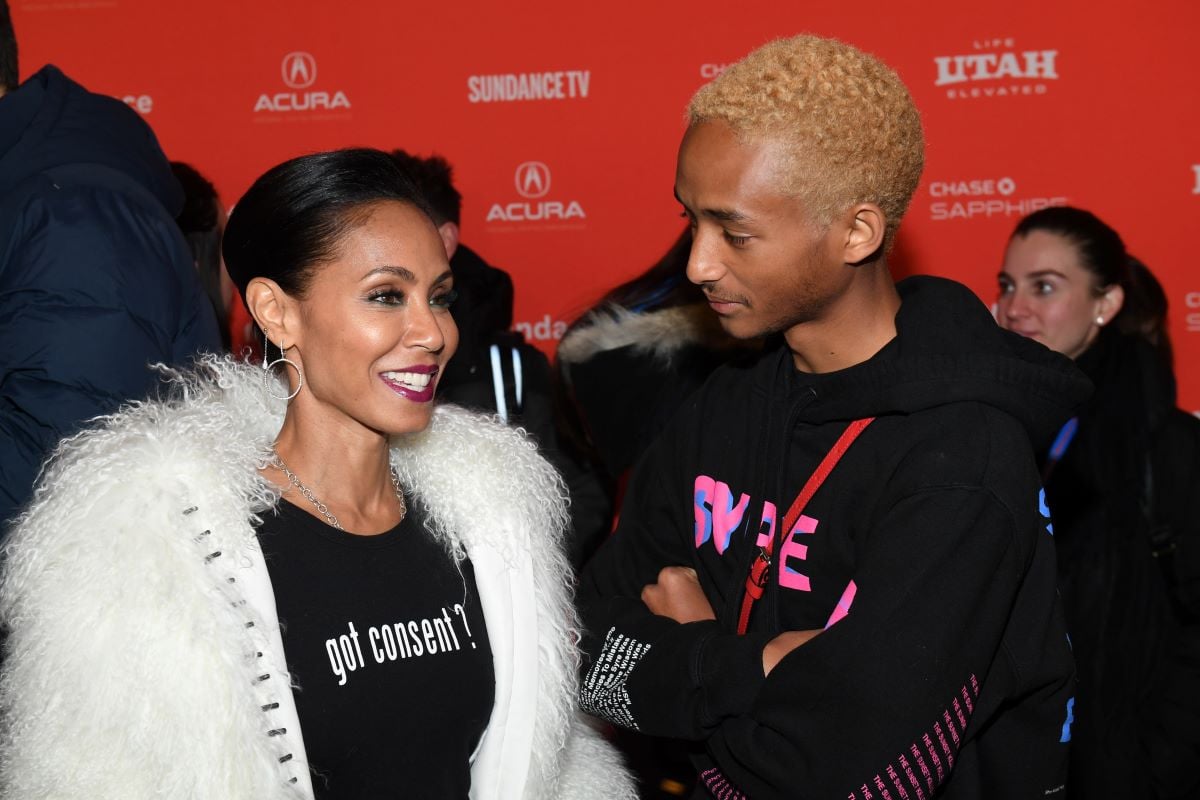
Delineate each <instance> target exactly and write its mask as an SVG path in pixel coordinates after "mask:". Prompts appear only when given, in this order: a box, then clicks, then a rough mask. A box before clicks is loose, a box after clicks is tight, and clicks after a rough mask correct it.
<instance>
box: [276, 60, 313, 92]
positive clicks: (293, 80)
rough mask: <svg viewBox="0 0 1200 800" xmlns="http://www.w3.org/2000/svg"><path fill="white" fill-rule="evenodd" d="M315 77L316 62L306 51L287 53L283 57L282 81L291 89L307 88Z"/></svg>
mask: <svg viewBox="0 0 1200 800" xmlns="http://www.w3.org/2000/svg"><path fill="white" fill-rule="evenodd" d="M316 79H317V62H316V60H315V59H314V58H313V57H312V56H311V55H309V54H308V53H300V52H297V53H288V54H287V55H286V56H284V57H283V82H284V83H286V84H287V85H288V86H290V87H291V88H293V89H307V88H308V87H309V86H312V85H313V82H314V81H316Z"/></svg>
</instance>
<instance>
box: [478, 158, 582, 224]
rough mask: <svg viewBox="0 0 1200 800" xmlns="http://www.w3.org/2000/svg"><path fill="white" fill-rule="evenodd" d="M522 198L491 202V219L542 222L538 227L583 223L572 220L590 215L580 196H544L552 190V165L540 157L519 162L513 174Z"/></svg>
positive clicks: (489, 214)
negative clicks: (576, 197) (578, 198)
mask: <svg viewBox="0 0 1200 800" xmlns="http://www.w3.org/2000/svg"><path fill="white" fill-rule="evenodd" d="M513 180H514V182H515V186H516V189H517V194H518V195H520V197H521V198H523V199H521V200H514V201H512V202H509V203H492V207H491V208H490V209H488V213H487V222H489V223H502V224H503V223H539V227H555V228H576V227H582V226H581V225H580V224H579V223H574V224H567V223H571V222H572V221H573V220H584V219H587V214H585V213H584V211H583V206H582V205H580V203H579V201H578V200H558V199H544V198H546V197H547V195H549V194H550V186H551V183H550V181H551V176H550V168H549V167H547V166H546V165H545V164H544V163H542V162H541V161H526V162H524V163H523V164H520V165H519V166H518V167H517V169H516V172H515V173H514V175H513Z"/></svg>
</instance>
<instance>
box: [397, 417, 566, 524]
mask: <svg viewBox="0 0 1200 800" xmlns="http://www.w3.org/2000/svg"><path fill="white" fill-rule="evenodd" d="M392 462H393V464H394V465H395V467H396V470H397V472H398V473H399V476H400V480H401V482H402V483H404V484H405V486H406V487H409V488H411V490H412V491H413V492H414V493H416V494H417V495H418V497H420V499H421V501H422V503H423V505H424V506H425V508H426V509H427V510H428V511H429V512H430V516H431V518H432V522H433V524H434V527H435V528H437V529H441V530H443V531H445V532H447V535H448V536H450V537H451V538H452V539H453V540H459V541H461V540H474V541H482V540H483V539H488V538H494V537H501V538H504V537H507V538H504V540H505V546H506V547H507V546H510V545H512V544H516V543H517V542H518V541H524V542H528V541H530V540H533V539H545V538H551V539H558V538H561V536H562V531H563V530H564V527H565V524H566V489H565V485H564V484H563V481H562V478H561V477H560V476H559V474H558V472H557V471H555V469H554V467H552V466H551V465H550V463H549V462H548V461H547V460H546V459H545V458H543V457H542V456H541V455H540V454H539V453H538V450H537V446H536V445H535V444H534V442H533V440H532V439H531V438H530V437H529V435H528V434H526V433H525V431H523V430H521V429H520V428H512V427H510V426H507V425H504V424H503V423H501V422H499V421H498V420H496V419H494V418H492V417H489V416H487V415H485V414H480V413H477V412H474V411H468V410H467V409H464V408H459V407H458V406H453V405H441V406H439V407H438V408H437V409H436V410H435V412H434V415H433V420H432V422H431V423H430V425H429V427H428V428H426V429H425V430H423V431H420V432H418V433H412V434H406V435H404V436H398V437H396V438H395V439H394V440H393V450H392ZM501 529H503V530H501ZM514 533H520V534H521V536H520V537H519V539H515V540H514V539H513V538H512V537H513V534H514Z"/></svg>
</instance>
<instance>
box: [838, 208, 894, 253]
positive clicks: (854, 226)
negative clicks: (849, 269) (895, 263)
mask: <svg viewBox="0 0 1200 800" xmlns="http://www.w3.org/2000/svg"><path fill="white" fill-rule="evenodd" d="M844 219H845V221H846V239H845V244H844V246H843V249H844V255H845V259H844V260H845V262H846V263H847V264H861V263H863V262H864V261H866V260H867V259H869V258H871V257H872V256H873V255H875V254H876V253H878V252H879V251H880V249H881V248H882V247H883V239H884V237H885V236H886V235H887V218H886V217H885V216H884V214H883V209H881V208H880V207H879V206H877V205H875V204H874V203H858V204H856V205H853V206H851V207H850V208H848V209H847V210H846V216H845V217H844Z"/></svg>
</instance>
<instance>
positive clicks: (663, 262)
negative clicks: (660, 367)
mask: <svg viewBox="0 0 1200 800" xmlns="http://www.w3.org/2000/svg"><path fill="white" fill-rule="evenodd" d="M691 252H692V229H691V228H684V229H683V233H681V234H679V238H678V239H676V240H675V243H674V244H672V245H671V247H670V249H668V250H667V252H665V253H663V256H662V258H660V259H659V260H658V261H656V262H654V264H652V265H651V266H650V268H649V269H647V270H646V271H645V272H643V273H642V274H641V275H638V276H637V277H636V278H633V279H632V280H629V281H626V282H625V283H622V284H621V285H620V286H617V287H615V288H613V289H611V290H609V292H608V294H606V295H604V297H602V298H600V301H599V302H598V303H597V304H596V306H597V307H603V306H606V305H614V306H621V307H622V308H627V309H629V310H630V311H637V312H641V311H653V310H656V309H660V308H671V307H674V306H686V305H691V304H692V303H702V302H704V292H703V291H702V290H701V289H700V287H699V286H697V285H696V284H694V283H692V282H691V281H689V280H688V279H687V275H686V274H685V273H686V271H687V263H688V255H689V254H690V253H691Z"/></svg>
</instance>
